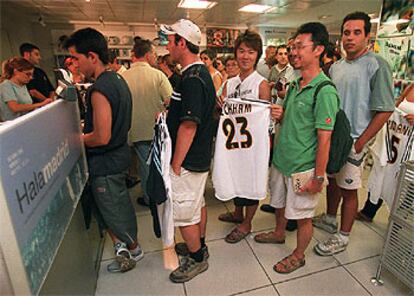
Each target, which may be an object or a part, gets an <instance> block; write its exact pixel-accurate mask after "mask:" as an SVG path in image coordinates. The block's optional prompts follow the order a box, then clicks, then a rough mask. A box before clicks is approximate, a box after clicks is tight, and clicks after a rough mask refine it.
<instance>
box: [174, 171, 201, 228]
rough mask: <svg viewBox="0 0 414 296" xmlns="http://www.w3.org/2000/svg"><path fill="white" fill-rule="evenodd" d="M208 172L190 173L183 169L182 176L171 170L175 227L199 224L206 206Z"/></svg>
mask: <svg viewBox="0 0 414 296" xmlns="http://www.w3.org/2000/svg"><path fill="white" fill-rule="evenodd" d="M207 176H208V172H203V173H197V172H190V171H187V170H186V169H184V168H181V174H180V176H177V175H176V174H174V172H173V170H172V169H171V170H170V178H171V197H172V201H173V215H174V226H188V225H195V224H198V223H199V222H200V220H201V208H202V207H204V206H205V200H204V189H205V186H206V181H207Z"/></svg>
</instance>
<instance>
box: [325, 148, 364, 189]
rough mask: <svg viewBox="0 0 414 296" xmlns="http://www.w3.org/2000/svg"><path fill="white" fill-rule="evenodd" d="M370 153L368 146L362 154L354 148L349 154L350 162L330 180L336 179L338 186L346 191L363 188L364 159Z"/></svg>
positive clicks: (331, 176)
mask: <svg viewBox="0 0 414 296" xmlns="http://www.w3.org/2000/svg"><path fill="white" fill-rule="evenodd" d="M367 152H368V145H366V146H365V147H364V149H362V151H361V152H360V153H356V152H355V147H354V146H352V149H351V151H350V152H349V156H348V161H347V162H346V163H345V165H344V166H343V167H342V169H341V170H340V171H339V172H338V173H336V174H333V175H329V178H334V179H335V180H336V184H337V185H338V186H339V187H340V188H342V189H345V190H357V189H359V188H361V187H362V171H363V169H364V159H365V156H366V155H367Z"/></svg>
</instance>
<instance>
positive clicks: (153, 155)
mask: <svg viewBox="0 0 414 296" xmlns="http://www.w3.org/2000/svg"><path fill="white" fill-rule="evenodd" d="M155 131H156V132H155V133H154V138H153V141H152V144H151V150H150V155H149V157H148V164H149V162H150V161H151V160H152V161H154V163H155V165H156V168H157V171H158V173H159V174H160V175H161V176H162V180H163V183H164V184H160V186H162V185H164V187H165V193H166V194H167V196H166V197H167V199H166V200H165V202H163V203H161V204H157V212H158V220H159V222H160V228H161V237H162V241H163V243H164V245H165V246H171V245H173V244H174V217H173V205H172V199H171V179H170V163H171V153H172V144H171V138H170V134H169V132H168V127H167V114H166V113H165V112H162V113H160V114H159V115H158V118H157V120H156V128H155Z"/></svg>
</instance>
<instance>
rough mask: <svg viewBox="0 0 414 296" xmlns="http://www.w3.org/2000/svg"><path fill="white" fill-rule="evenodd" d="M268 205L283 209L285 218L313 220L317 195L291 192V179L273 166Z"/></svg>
mask: <svg viewBox="0 0 414 296" xmlns="http://www.w3.org/2000/svg"><path fill="white" fill-rule="evenodd" d="M269 187H270V205H271V206H272V207H274V208H276V209H281V208H285V218H286V219H291V220H299V219H305V218H313V217H314V216H315V209H316V206H317V205H318V194H309V193H303V194H302V193H301V194H297V193H295V192H294V191H293V183H292V178H290V177H286V176H284V175H283V174H282V173H281V172H279V171H278V169H276V168H275V167H274V166H273V165H272V166H271V169H270V180H269Z"/></svg>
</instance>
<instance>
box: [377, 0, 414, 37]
mask: <svg viewBox="0 0 414 296" xmlns="http://www.w3.org/2000/svg"><path fill="white" fill-rule="evenodd" d="M413 11H414V0H383V4H382V10H381V19H380V25H379V29H378V35H377V37H378V38H388V37H398V36H408V35H412V34H413V28H414V18H413Z"/></svg>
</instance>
